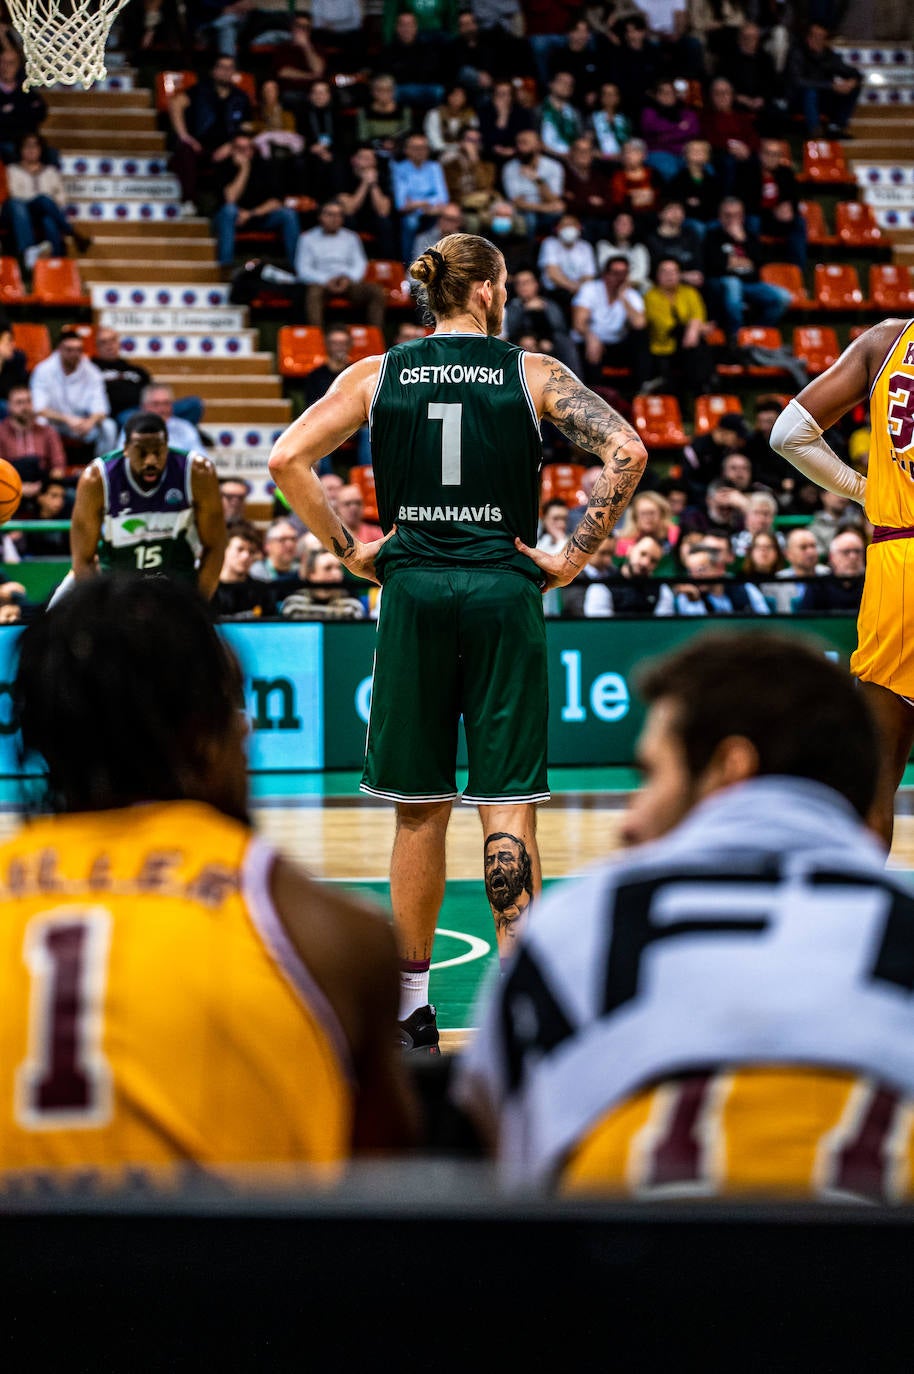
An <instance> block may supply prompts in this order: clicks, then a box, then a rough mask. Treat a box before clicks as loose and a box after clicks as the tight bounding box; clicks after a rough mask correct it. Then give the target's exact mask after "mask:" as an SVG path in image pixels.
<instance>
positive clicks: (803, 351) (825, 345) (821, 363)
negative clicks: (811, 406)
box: [793, 325, 841, 377]
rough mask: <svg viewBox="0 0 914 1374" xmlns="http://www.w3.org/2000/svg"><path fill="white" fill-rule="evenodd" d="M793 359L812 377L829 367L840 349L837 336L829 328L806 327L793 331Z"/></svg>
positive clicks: (836, 357)
mask: <svg viewBox="0 0 914 1374" xmlns="http://www.w3.org/2000/svg"><path fill="white" fill-rule="evenodd" d="M793 352H794V357H796V358H799V359H800V362H802V363H805V364H806V368H807V371H808V372H809V373H810V375H811V376H813V377H818V375H819V373H820V372H825V370H826V369H827V368H829V367H831V365H832V363H834V362H836V361H837V359H838V354H839V353H840V352H841V349H840V348H839V346H838V335H837V334H836V332H835V331H834V329H832V328H831V327H830V326H824V327H823V326H819V325H814V326H813V325H806V326H803V327H801V328H798V329H795V330H794V331H793Z"/></svg>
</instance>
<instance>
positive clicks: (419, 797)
mask: <svg viewBox="0 0 914 1374" xmlns="http://www.w3.org/2000/svg"><path fill="white" fill-rule="evenodd" d="M359 791H360V792H367V793H368V795H369V796H370V797H383V798H384V800H385V801H398V802H419V803H421V802H443V801H455V800H456V799H457V797H458V796H459V795H460V794H459V793H458V792H439V793H435V794H432V793H428V792H426V793H419V794H417V793H413V792H381V791H380V790H379V789H378V788H377V787H369V785H368V783H367V782H360V783H359Z"/></svg>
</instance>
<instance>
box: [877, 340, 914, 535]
mask: <svg viewBox="0 0 914 1374" xmlns="http://www.w3.org/2000/svg"><path fill="white" fill-rule="evenodd" d="M866 514H867V519H869V520H870V521H871V522H872V524H874V525H891V526H893V527H895V528H904V527H906V526H910V525H914V320H912V321H910V322H909V323H908V324H907V325H906V326H905V327H904V329H903V330H902V331H901V333H900V334H899V336H898V338H897V339H896V340H895V343H894V344H893V345H892V347H891V349H890V350H889V352H888V354H887V355H886V358H885V361H884V363H883V364H882V367H881V368H880V370H879V372H878V374H877V376H876V380H875V382H874V383H873V386H872V389H871V391H870V457H869V465H868V467H867V476H866Z"/></svg>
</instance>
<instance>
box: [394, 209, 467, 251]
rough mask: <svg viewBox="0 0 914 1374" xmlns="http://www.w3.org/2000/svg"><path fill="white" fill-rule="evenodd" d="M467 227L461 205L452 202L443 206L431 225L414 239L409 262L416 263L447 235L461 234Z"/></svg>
mask: <svg viewBox="0 0 914 1374" xmlns="http://www.w3.org/2000/svg"><path fill="white" fill-rule="evenodd" d="M465 227H466V226H465V225H464V222H463V211H462V210H461V209H460V206H459V205H455V204H453V202H450V201H449V202H448V203H447V204H445V205H442V207H441V209H440V211H439V212H438V214H437V215H436V216H435V218H434V219H433V220H432V222H431V224H427V225H426V226H425V227H424V228H422V229H420V230H419V232H418V234H417V235H416V237H415V238H414V239H413V243H412V247H411V248H410V250H409V257H408V261H409V262H415V260H416V258H418V257H419V255H420V254H421V253H424V252H425V250H426V248H430V247H431V245H432V244H435V243H437V242H438V240H439V239H443V238H444V236H445V234H460V233H462V232H463V230H464V229H465Z"/></svg>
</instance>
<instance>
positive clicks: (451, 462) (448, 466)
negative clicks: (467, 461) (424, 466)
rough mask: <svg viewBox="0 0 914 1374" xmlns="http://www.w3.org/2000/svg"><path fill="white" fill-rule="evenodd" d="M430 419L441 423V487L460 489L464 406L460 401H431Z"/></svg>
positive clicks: (429, 408)
mask: <svg viewBox="0 0 914 1374" xmlns="http://www.w3.org/2000/svg"><path fill="white" fill-rule="evenodd" d="M428 418H429V419H430V420H440V421H441V485H442V486H443V487H459V486H460V429H461V424H462V418H463V405H462V404H461V403H460V402H459V401H429V403H428Z"/></svg>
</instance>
